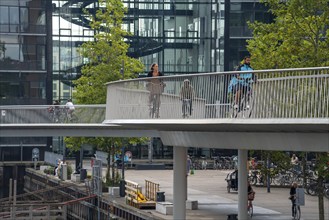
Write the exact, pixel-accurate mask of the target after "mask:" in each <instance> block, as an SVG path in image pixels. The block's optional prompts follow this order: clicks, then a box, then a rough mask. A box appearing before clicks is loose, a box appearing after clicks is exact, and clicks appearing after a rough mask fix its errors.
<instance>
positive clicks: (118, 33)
mask: <svg viewBox="0 0 329 220" xmlns="http://www.w3.org/2000/svg"><path fill="white" fill-rule="evenodd" d="M99 5H101V6H102V7H101V8H100V9H98V10H97V12H96V15H88V19H89V20H90V27H91V28H92V29H93V30H94V33H95V35H94V41H88V42H85V43H84V44H82V46H81V48H80V50H79V51H80V53H81V55H82V56H83V57H84V58H85V60H87V61H86V64H85V65H84V66H83V68H82V70H81V72H82V76H81V77H80V78H79V79H78V80H76V81H75V82H74V83H75V85H76V94H75V99H76V102H77V103H81V104H104V103H105V101H106V86H105V83H107V82H111V81H115V80H119V79H122V74H121V72H120V71H121V68H122V63H124V78H125V79H128V78H133V77H135V73H138V72H141V71H142V70H143V69H144V67H143V64H142V63H141V62H140V61H139V60H137V59H134V58H131V57H128V56H127V52H128V48H129V44H128V43H126V42H125V36H128V35H129V33H128V32H126V31H125V30H123V28H122V26H123V22H122V20H123V18H124V16H125V12H126V11H127V9H126V8H125V7H124V5H123V2H122V1H120V0H99Z"/></svg>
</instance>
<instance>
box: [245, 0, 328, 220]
mask: <svg viewBox="0 0 329 220" xmlns="http://www.w3.org/2000/svg"><path fill="white" fill-rule="evenodd" d="M261 2H263V3H264V4H266V5H267V6H268V7H269V11H270V12H271V13H273V15H274V17H275V19H274V22H273V23H269V24H265V23H262V22H258V21H256V22H254V23H251V22H249V27H250V28H251V29H252V30H253V39H251V40H248V45H247V49H248V51H249V52H250V54H251V58H252V60H253V67H254V68H255V69H272V68H299V67H318V66H328V65H329V50H328V48H329V29H328V27H329V4H328V0H285V1H282V0H261ZM302 86H303V85H302ZM324 88H325V87H324ZM314 89H317V88H308V90H309V93H311V92H312V90H314ZM320 101H321V98H320ZM316 159H317V165H318V166H317V173H318V183H319V187H318V193H319V219H320V220H324V203H323V184H322V183H323V180H324V179H326V178H328V177H329V172H328V165H327V164H326V163H327V162H328V161H329V157H328V155H327V154H326V153H317V156H316Z"/></svg>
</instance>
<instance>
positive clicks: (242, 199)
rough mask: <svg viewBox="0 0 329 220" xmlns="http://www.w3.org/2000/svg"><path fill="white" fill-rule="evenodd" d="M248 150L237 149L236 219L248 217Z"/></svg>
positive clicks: (244, 219)
mask: <svg viewBox="0 0 329 220" xmlns="http://www.w3.org/2000/svg"><path fill="white" fill-rule="evenodd" d="M247 161H248V150H238V189H239V191H238V200H239V203H238V219H239V220H240V219H241V220H246V219H248V211H247V208H248V182H247V181H248V173H247Z"/></svg>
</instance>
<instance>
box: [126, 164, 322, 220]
mask: <svg viewBox="0 0 329 220" xmlns="http://www.w3.org/2000/svg"><path fill="white" fill-rule="evenodd" d="M228 172H230V171H227V170H225V171H220V170H196V171H195V174H194V175H190V176H188V199H189V200H197V201H198V206H199V209H198V210H187V219H191V220H192V219H193V220H194V219H195V220H196V219H207V220H208V219H209V220H210V219H214V220H215V219H216V220H219V219H225V220H226V219H227V215H228V214H236V213H237V212H238V205H237V204H238V194H237V192H234V191H233V192H231V193H228V192H227V189H226V181H225V177H226V175H227V173H228ZM125 179H126V180H131V181H134V182H136V183H139V184H140V185H141V186H142V187H143V189H144V188H145V187H144V185H145V180H150V181H152V182H155V183H159V184H160V190H161V191H164V192H165V198H166V201H168V202H172V201H173V170H126V171H125ZM254 190H255V192H256V198H255V200H254V202H253V204H254V216H253V218H252V219H258V220H262V219H273V220H276V219H277V220H285V219H291V202H290V200H289V199H288V197H289V188H274V187H272V188H271V192H270V193H268V192H267V188H266V187H255V186H254ZM324 200H325V219H329V202H328V199H326V198H325V199H324ZM145 211H146V212H149V213H152V214H153V215H154V216H155V219H156V218H157V216H158V217H159V218H160V217H161V218H164V219H172V216H170V215H168V216H165V215H161V214H159V213H157V212H156V211H154V210H145ZM301 211H302V218H301V219H304V220H313V219H314V220H316V219H319V217H318V198H317V197H315V196H309V195H305V206H302V207H301Z"/></svg>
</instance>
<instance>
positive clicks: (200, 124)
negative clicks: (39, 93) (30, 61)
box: [0, 67, 329, 151]
mask: <svg viewBox="0 0 329 220" xmlns="http://www.w3.org/2000/svg"><path fill="white" fill-rule="evenodd" d="M328 72H329V67H319V68H303V69H285V70H265V71H254V74H255V75H257V81H256V82H254V83H253V84H252V93H251V96H250V97H251V98H252V100H253V102H252V106H251V108H249V109H248V111H247V110H242V111H240V112H239V113H237V114H236V115H233V114H232V109H233V108H232V106H233V104H234V96H233V95H232V94H231V93H230V92H228V85H229V82H230V79H232V78H233V77H234V76H235V75H236V74H238V73H240V74H241V72H225V73H208V74H193V75H178V76H166V77H161V78H143V79H133V80H125V81H118V82H112V83H109V84H108V85H107V86H108V92H107V104H106V105H81V106H79V105H77V106H76V110H75V112H74V114H75V116H76V117H75V120H70V118H68V116H67V113H66V107H65V106H0V110H1V117H0V122H1V125H0V136H1V137H9V136H10V137H13V136H52V135H56V136H58V135H60V136H112V137H118V136H123V137H129V136H134V137H141V136H149V137H151V136H152V137H161V138H162V141H163V142H164V143H165V144H167V145H172V146H185V147H194V146H195V147H211V148H234V149H246V148H249V149H268V150H310V151H329V149H328V146H329V144H328V140H329V138H328V128H329V104H328V103H329V73H328ZM186 79H187V80H188V81H189V83H190V85H192V87H193V90H194V95H193V97H192V98H191V100H192V109H193V111H192V115H191V116H190V117H189V118H182V101H181V99H182V97H181V95H180V93H181V88H182V86H183V84H184V81H185V82H186ZM150 83H153V84H156V83H161V84H162V85H165V86H164V87H163V90H161V91H159V92H158V93H157V97H158V98H159V100H160V101H161V103H160V109H159V117H150V110H152V108H150V104H151V103H150V102H149V101H150V95H151V94H152V93H154V91H151V90H150V86H149V84H150ZM51 107H52V108H53V109H55V108H57V111H58V112H60V113H59V115H57V113H56V112H55V111H52V110H51ZM250 109H251V110H250ZM246 112H247V113H248V114H247V113H246ZM153 116H154V115H153Z"/></svg>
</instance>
